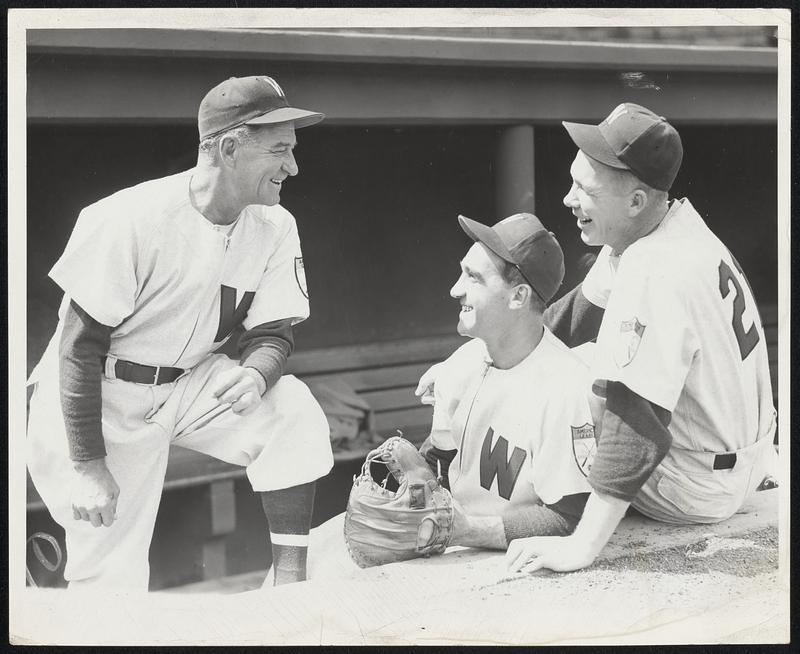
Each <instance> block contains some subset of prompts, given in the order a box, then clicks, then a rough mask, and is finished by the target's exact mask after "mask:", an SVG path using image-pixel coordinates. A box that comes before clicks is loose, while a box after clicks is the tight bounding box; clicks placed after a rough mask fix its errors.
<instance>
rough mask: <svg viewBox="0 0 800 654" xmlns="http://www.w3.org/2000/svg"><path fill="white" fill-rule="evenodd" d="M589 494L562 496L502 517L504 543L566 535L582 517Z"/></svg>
mask: <svg viewBox="0 0 800 654" xmlns="http://www.w3.org/2000/svg"><path fill="white" fill-rule="evenodd" d="M588 499H589V493H575V494H574V495H565V496H564V497H562V498H561V499H560V500H559V501H558V502H556V503H555V504H545V505H542V504H536V505H534V506H526V507H522V508H519V509H514V510H512V511H509V512H508V513H506V514H505V515H503V528H504V529H505V535H506V542H507V543H510V542H511V541H512V540H514V539H515V538H528V537H529V536H568V535H569V534H571V533H572V532H573V531H574V530H575V527H576V526H577V524H578V522H579V521H580V519H581V515H583V508H584V506H586V501H587V500H588Z"/></svg>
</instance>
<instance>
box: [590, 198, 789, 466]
mask: <svg viewBox="0 0 800 654" xmlns="http://www.w3.org/2000/svg"><path fill="white" fill-rule="evenodd" d="M583 291H584V295H586V297H587V298H588V299H589V300H590V301H592V302H594V303H595V304H598V305H601V306H603V305H602V304H601V302H603V298H604V297H605V298H607V301H606V302H605V315H604V317H603V321H602V325H601V327H600V332H599V334H598V338H597V347H596V348H595V358H594V362H593V366H592V371H591V372H592V378H593V379H606V380H610V381H618V382H622V383H624V384H625V385H626V386H627V387H628V388H630V389H631V390H632V391H634V392H636V393H638V394H639V395H641V396H642V397H644V398H646V399H647V400H650V401H651V402H653V403H655V404H657V405H659V406H661V407H663V408H664V409H667V410H669V411H671V412H672V421H671V423H670V426H669V430H670V432H671V434H672V437H673V445H672V449H671V451H670V455H668V459H666V460H665V462H666V463H668V462H669V461H670V459H674V457H675V456H676V455H677V454H678V453H679V452H680V450H689V451H694V452H730V451H736V450H739V449H741V448H744V447H746V446H748V445H752V444H753V443H754V442H755V441H756V440H757V439H758V438H760V437H764V436H766V435H769V434H770V433H771V428H772V425H773V418H774V414H775V411H774V408H773V405H772V388H771V384H770V377H769V363H768V357H767V347H766V340H765V338H764V331H763V328H762V326H761V320H760V318H759V315H758V310H757V307H756V303H755V300H754V298H753V294H752V291H751V289H750V287H749V285H748V282H747V280H746V279H745V276H744V274H743V272H742V271H741V270H740V269H739V266H738V263H737V262H736V261H735V260H734V258H733V257H732V256H731V254H730V252H729V251H728V250H727V248H726V247H725V246H724V244H723V243H722V242H721V241H720V240H719V239H718V238H717V237H716V236H715V235H714V234H713V233H712V232H711V230H710V229H708V227H707V226H706V224H705V223H704V222H703V219H702V218H701V217H700V216H699V215H698V213H697V212H696V211H695V209H694V207H692V205H691V204H690V203H689V201H688V200H686V199H684V200H681V201H675V202H673V204H672V206H671V207H670V210H669V212H668V214H667V216H666V217H665V218H664V220H663V221H662V222H661V224H660V225H659V226H658V228H657V229H656V230H654V231H653V232H652V233H651V234H649V235H647V236H645V237H644V238H641V239H639V240H638V241H636V242H635V243H633V244H632V245H631V246H629V247H628V248H627V249H626V250H625V251H624V252H623V254H622V255H621V256H620V257H619V258H618V259H617V258H615V257H611V256H610V248H608V246H606V247H604V248H603V250H602V251H601V252H600V255H599V256H598V258H597V261H596V262H595V264H594V267H593V268H592V270H591V271H590V273H589V275H587V278H586V281H585V282H584V287H583ZM675 450H678V452H676V451H675ZM678 467H680V466H679V465H678Z"/></svg>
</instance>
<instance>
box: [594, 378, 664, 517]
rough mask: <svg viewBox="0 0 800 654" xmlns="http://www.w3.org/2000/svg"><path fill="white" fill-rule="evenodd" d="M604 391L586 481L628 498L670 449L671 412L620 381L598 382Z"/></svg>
mask: <svg viewBox="0 0 800 654" xmlns="http://www.w3.org/2000/svg"><path fill="white" fill-rule="evenodd" d="M593 390H594V392H595V393H596V394H597V395H601V396H602V395H603V394H605V397H606V409H605V413H604V414H603V427H602V431H601V433H600V436H599V437H598V439H597V453H596V454H595V458H594V463H593V464H592V469H591V471H590V472H589V483H590V484H591V486H592V488H593V489H594V490H596V491H597V492H599V493H603V494H605V495H611V496H612V497H615V498H617V499H620V500H623V501H625V502H631V501H632V500H633V498H634V497H635V496H636V493H638V492H639V489H640V488H641V487H642V486H643V485H644V483H645V482H646V481H647V479H648V478H649V477H650V475H651V474H652V473H653V470H655V469H656V466H658V464H659V463H661V461H662V459H663V458H664V457H665V456H666V454H667V452H668V451H669V448H670V445H671V444H672V435H671V434H670V433H669V430H668V429H667V427H668V426H669V423H670V420H671V417H672V415H671V413H670V412H669V411H667V410H666V409H664V408H662V407H660V406H658V405H656V404H653V403H652V402H649V401H648V400H646V399H644V398H643V397H641V396H640V395H637V394H636V393H634V392H633V391H632V390H630V389H629V388H628V387H627V386H625V384H622V383H620V382H599V383H595V386H594V388H593Z"/></svg>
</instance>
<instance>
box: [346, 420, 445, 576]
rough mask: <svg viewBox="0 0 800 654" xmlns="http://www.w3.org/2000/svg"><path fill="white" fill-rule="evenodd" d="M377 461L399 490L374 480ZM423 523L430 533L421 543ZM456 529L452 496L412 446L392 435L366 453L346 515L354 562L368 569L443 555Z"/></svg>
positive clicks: (352, 490) (348, 541)
mask: <svg viewBox="0 0 800 654" xmlns="http://www.w3.org/2000/svg"><path fill="white" fill-rule="evenodd" d="M373 462H376V463H383V464H385V465H386V467H387V468H388V469H389V472H390V473H391V475H392V476H393V477H394V478H395V480H396V481H397V483H398V485H399V486H398V489H397V491H396V492H392V491H390V490H387V489H386V480H384V482H383V484H382V485H380V484H378V483H376V482H375V480H374V479H373V477H372V474H371V472H370V464H372V463H373ZM386 479H387V480H388V477H387V478H386ZM425 523H428V524H430V526H431V527H432V530H431V535H430V537H429V538H427V539H426V540H425V542H422V543H420V542H418V541H419V540H420V527H421V526H422V525H423V524H425ZM425 531H426V532H427V531H428V530H427V529H426V530H425ZM452 534H453V498H452V496H451V495H450V493H449V491H447V490H446V489H444V488H443V487H442V485H441V484H440V483H439V481H438V480H437V479H436V477H435V476H434V474H433V472H432V471H431V469H430V468H429V467H428V464H427V463H426V461H425V459H424V458H423V456H422V455H421V454H420V453H419V452H418V451H417V448H416V447H414V445H412V444H411V443H409V442H408V441H407V440H406V439H404V438H401V437H399V436H393V437H392V438H389V439H388V440H387V441H386V442H384V443H383V444H382V445H381V446H379V447H378V448H376V449H374V450H372V452H370V453H369V454H368V455H367V458H366V461H364V465H363V466H362V468H361V474H360V475H359V476H357V477H354V479H353V488H352V489H351V491H350V497H349V499H348V501H347V511H346V513H345V518H344V538H345V541H346V543H347V549H348V550H349V551H350V556H351V557H352V559H353V561H355V562H356V564H358V565H359V566H360V567H362V568H368V567H371V566H375V565H383V564H384V563H392V562H394V561H405V560H408V559H414V558H418V557H421V556H429V555H430V554H440V553H442V552H443V551H444V550H445V549H446V548H447V545H448V543H449V542H450V538H451V536H452Z"/></svg>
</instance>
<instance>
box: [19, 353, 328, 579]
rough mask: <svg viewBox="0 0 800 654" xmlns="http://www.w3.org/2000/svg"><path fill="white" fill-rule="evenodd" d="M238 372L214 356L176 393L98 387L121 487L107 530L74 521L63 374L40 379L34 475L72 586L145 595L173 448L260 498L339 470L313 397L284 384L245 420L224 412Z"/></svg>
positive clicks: (32, 425) (109, 376)
mask: <svg viewBox="0 0 800 654" xmlns="http://www.w3.org/2000/svg"><path fill="white" fill-rule="evenodd" d="M235 365H237V364H236V362H234V361H232V360H230V359H228V358H227V357H225V356H224V355H210V356H209V357H207V358H206V359H204V360H203V361H202V362H201V363H199V364H198V365H197V366H195V367H194V368H192V369H191V370H190V371H188V372H187V373H185V374H184V375H183V376H181V377H180V378H178V379H177V380H176V381H174V382H172V383H170V384H162V385H159V386H148V385H143V384H135V383H131V382H126V381H122V380H119V379H115V378H113V366H107V367H106V374H105V376H104V378H103V381H102V398H103V418H102V419H103V435H104V438H105V444H106V451H107V456H106V464H107V466H108V469H109V470H110V471H111V474H112V475H113V476H114V479H115V480H116V482H117V484H118V485H119V487H120V494H119V499H118V502H117V519H116V520H115V521H114V523H113V524H112V525H111V526H110V527H93V526H92V525H91V524H90V523H89V522H87V521H84V520H75V519H74V517H73V513H72V505H71V501H70V493H69V488H70V485H71V483H72V481H73V479H74V473H73V472H72V462H71V461H70V459H69V455H68V449H67V439H66V435H65V431H64V422H63V417H62V413H61V405H60V399H59V391H58V382H57V375H56V374H53V373H52V371H53V369H55V370H57V366H56V367H55V368H50V371H51V374H49V375H48V374H45V375H42V376H41V377H40V380H39V382H38V384H37V386H36V389H35V391H34V394H33V397H32V398H31V405H30V419H29V423H28V469H29V471H30V474H31V478H32V480H33V483H34V485H35V486H36V489H37V491H38V492H39V494H40V496H41V498H42V500H43V501H44V503H45V504H46V505H47V508H48V509H49V510H50V513H51V515H52V516H53V518H54V519H55V520H56V521H57V522H58V523H59V524H60V525H61V526H62V527H63V528H64V530H65V532H66V549H67V563H66V567H65V570H64V577H65V579H67V581H68V582H69V584H70V587H80V586H91V587H93V588H109V589H111V588H113V589H116V590H119V589H125V590H142V591H144V590H147V586H148V581H149V570H150V566H149V562H148V553H149V548H150V542H151V539H152V534H153V527H154V524H155V519H156V514H157V511H158V505H159V501H160V499H161V492H162V489H163V485H164V475H165V472H166V468H167V459H168V454H169V446H170V445H176V446H179V447H185V448H188V449H191V450H195V451H197V452H202V453H204V454H208V455H210V456H212V457H214V458H217V459H220V460H222V461H226V462H228V463H232V464H235V465H239V466H243V467H245V468H246V473H247V477H248V479H249V480H250V483H251V485H252V487H253V490H254V491H269V490H277V489H281V488H289V487H292V486H296V485H299V484H303V483H307V482H310V481H314V480H316V479H319V478H320V477H322V476H324V475H325V474H327V473H328V472H329V471H330V469H331V468H332V466H333V455H332V452H331V446H330V438H329V427H328V422H327V420H326V418H325V415H324V413H323V412H322V409H321V408H320V407H319V405H318V404H317V402H316V400H315V399H314V398H313V396H312V395H311V393H310V391H309V390H308V388H307V387H306V386H305V385H304V384H303V383H302V382H301V381H299V380H298V379H296V378H295V377H293V376H291V375H287V376H284V377H282V378H281V379H280V381H278V383H277V384H276V385H275V386H274V387H273V388H271V389H270V390H269V391H268V392H267V393H266V394H265V395H264V397H263V399H262V402H261V403H260V405H259V406H258V407H257V408H256V409H255V410H254V411H253V412H252V413H250V414H248V415H246V416H238V415H236V414H234V413H233V412H232V411H231V410H230V407H229V405H223V406H221V407H220V406H219V405H218V404H217V401H216V399H214V397H213V396H212V393H211V388H213V386H214V379H215V377H216V375H217V374H218V373H220V372H222V371H223V370H226V369H228V368H230V367H232V366H235Z"/></svg>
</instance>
